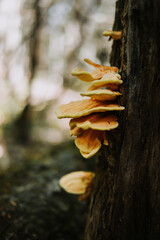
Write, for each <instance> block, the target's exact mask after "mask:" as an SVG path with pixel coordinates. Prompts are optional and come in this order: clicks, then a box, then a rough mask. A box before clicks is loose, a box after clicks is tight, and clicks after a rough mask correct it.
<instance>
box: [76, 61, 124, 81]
mask: <svg viewBox="0 0 160 240" xmlns="http://www.w3.org/2000/svg"><path fill="white" fill-rule="evenodd" d="M84 61H85V62H87V63H88V64H90V65H92V66H94V67H95V68H96V69H95V70H93V71H91V72H86V71H84V70H83V69H82V68H74V69H73V70H72V71H71V74H72V76H76V77H78V78H79V79H80V80H82V81H85V82H92V81H94V80H96V79H101V78H102V77H103V76H104V75H105V74H106V73H114V74H115V73H117V72H118V70H119V69H118V68H117V67H109V66H103V65H99V64H97V63H94V62H92V61H91V60H89V59H87V58H85V59H84ZM117 75H118V74H117ZM119 76H120V75H119Z"/></svg>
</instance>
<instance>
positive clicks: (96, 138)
mask: <svg viewBox="0 0 160 240" xmlns="http://www.w3.org/2000/svg"><path fill="white" fill-rule="evenodd" d="M101 135H102V134H101V132H100V131H96V130H92V129H89V130H86V131H83V132H82V133H81V134H80V135H79V136H77V137H76V139H75V144H76V146H77V148H79V150H80V151H82V152H83V153H91V152H92V151H94V152H95V153H96V152H97V151H98V150H99V149H100V147H101Z"/></svg>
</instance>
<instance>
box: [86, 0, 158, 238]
mask: <svg viewBox="0 0 160 240" xmlns="http://www.w3.org/2000/svg"><path fill="white" fill-rule="evenodd" d="M159 12H160V1H158V0H155V1H153V0H143V1H142V0H141V1H138V0H119V1H117V3H116V16H115V24H114V30H122V39H121V40H120V41H116V42H115V43H114V44H113V49H112V55H111V65H112V66H113V65H116V66H118V67H119V68H120V70H121V75H122V79H123V81H124V84H123V86H122V89H121V92H122V93H123V97H122V98H121V99H120V102H121V104H122V105H124V106H125V111H124V112H123V113H120V114H119V117H118V119H119V123H120V126H119V128H118V129H117V130H115V131H112V132H111V133H110V134H109V140H110V147H109V148H107V147H105V148H103V149H102V151H101V153H100V155H99V159H98V160H97V166H96V178H95V183H94V190H93V194H92V197H91V203H90V210H89V216H88V221H87V226H86V231H85V240H91V239H92V240H143V239H144V240H158V239H160V187H159V184H160V67H159V62H160V14H159Z"/></svg>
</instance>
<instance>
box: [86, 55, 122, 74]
mask: <svg viewBox="0 0 160 240" xmlns="http://www.w3.org/2000/svg"><path fill="white" fill-rule="evenodd" d="M84 61H85V62H86V63H88V64H90V65H92V66H93V67H95V68H101V69H103V70H106V71H108V72H112V73H117V72H118V71H119V69H118V68H117V67H110V66H104V65H100V64H97V63H94V62H92V61H91V60H90V59H88V58H84Z"/></svg>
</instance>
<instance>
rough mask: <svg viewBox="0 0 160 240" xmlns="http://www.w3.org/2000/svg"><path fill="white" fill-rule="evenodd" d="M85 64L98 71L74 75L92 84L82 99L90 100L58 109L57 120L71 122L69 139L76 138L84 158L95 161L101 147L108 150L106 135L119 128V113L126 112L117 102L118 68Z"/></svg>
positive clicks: (75, 70) (77, 71)
mask: <svg viewBox="0 0 160 240" xmlns="http://www.w3.org/2000/svg"><path fill="white" fill-rule="evenodd" d="M84 60H85V62H87V63H88V64H90V65H92V66H94V67H95V69H96V70H94V71H92V72H91V73H88V72H85V71H83V70H82V69H80V68H76V69H74V70H73V71H72V75H74V76H77V77H78V78H79V79H81V80H82V81H86V82H91V85H90V87H89V88H88V90H87V91H86V92H83V93H81V96H85V97H86V96H87V97H90V99H85V100H80V101H75V102H70V103H68V104H64V105H61V106H59V107H58V108H57V110H56V114H57V117H58V118H72V119H71V120H70V124H69V125H70V128H71V130H70V135H74V136H76V139H75V144H76V146H77V147H78V148H79V150H80V153H81V154H82V156H83V157H84V158H90V157H92V156H93V155H94V154H95V153H96V152H98V150H99V149H100V148H101V146H102V143H103V144H104V145H106V146H108V140H107V138H106V131H110V130H112V129H115V128H117V127H118V122H117V117H116V111H121V110H124V107H123V106H119V104H117V102H116V101H115V100H116V98H117V97H118V96H120V95H121V93H119V92H118V91H115V90H117V89H118V88H119V85H120V84H122V82H123V81H122V80H121V76H120V75H119V74H118V68H117V67H108V66H103V65H99V64H96V63H94V62H92V61H91V60H89V59H84Z"/></svg>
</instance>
